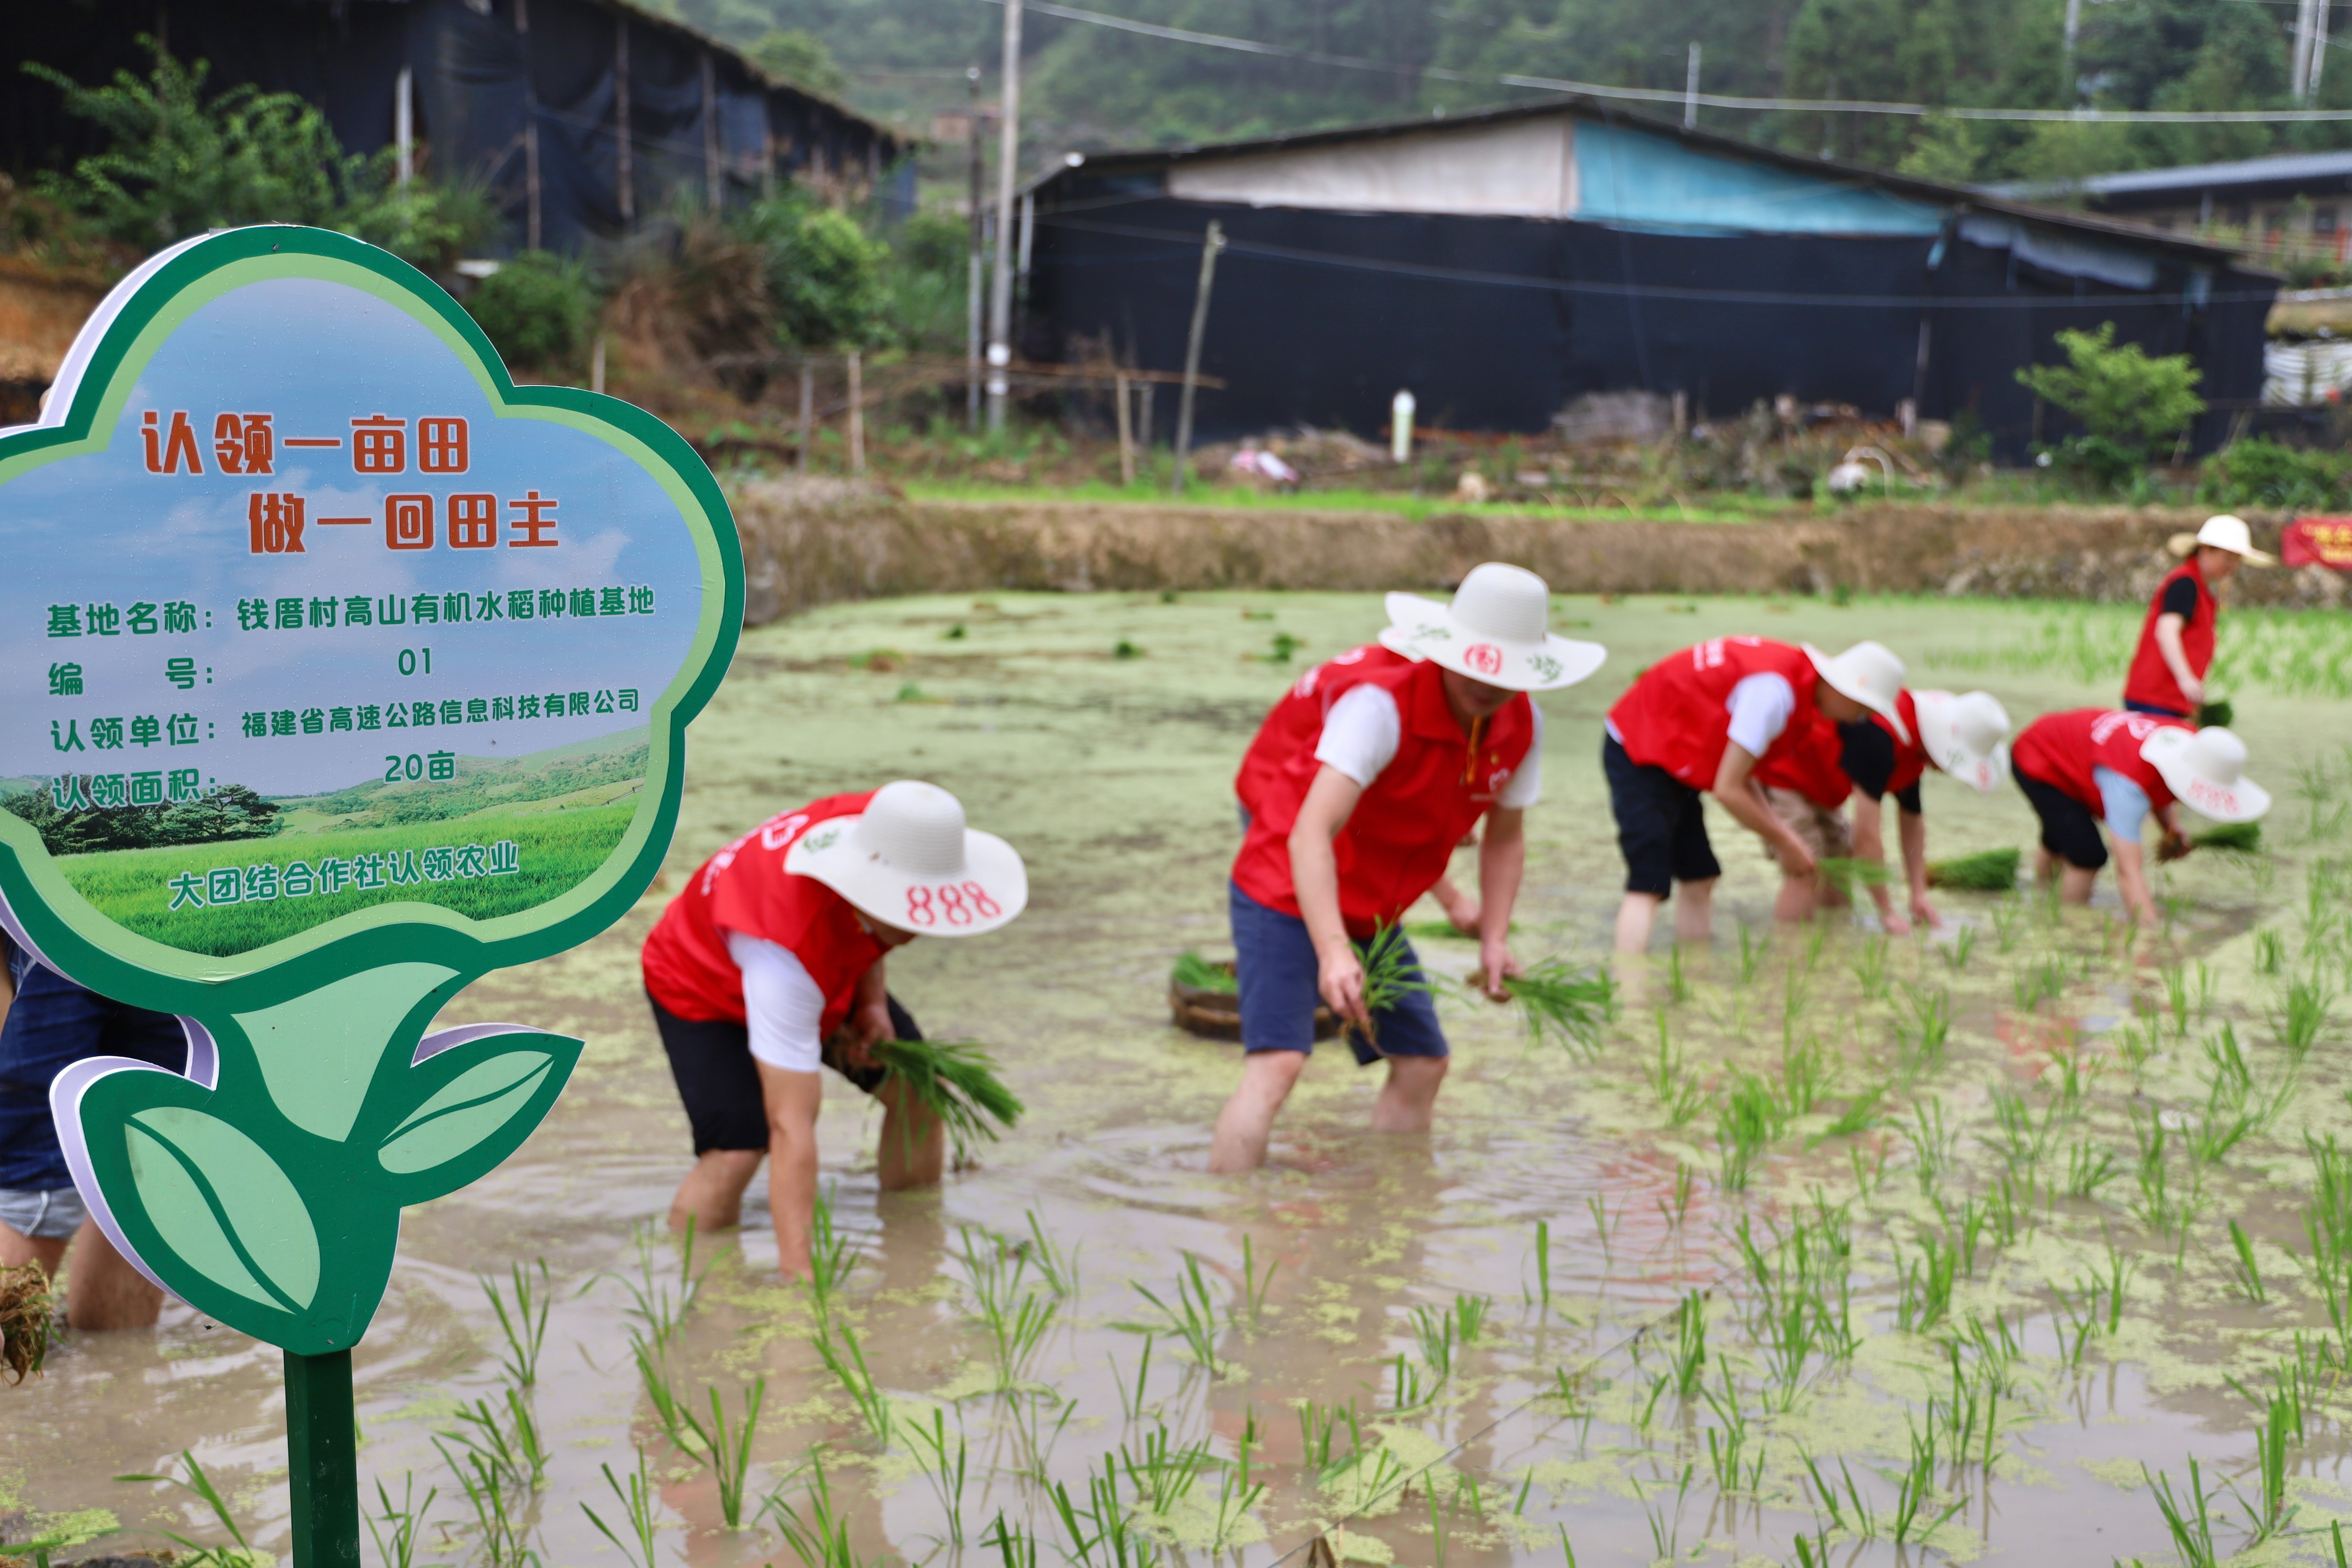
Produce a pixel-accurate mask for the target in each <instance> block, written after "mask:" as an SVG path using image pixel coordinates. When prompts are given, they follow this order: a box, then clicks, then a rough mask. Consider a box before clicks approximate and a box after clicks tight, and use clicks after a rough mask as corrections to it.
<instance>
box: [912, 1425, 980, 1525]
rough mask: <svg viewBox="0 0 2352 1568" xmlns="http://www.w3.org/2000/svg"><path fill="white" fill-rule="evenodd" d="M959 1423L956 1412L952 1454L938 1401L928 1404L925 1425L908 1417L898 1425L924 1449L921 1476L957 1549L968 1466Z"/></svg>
mask: <svg viewBox="0 0 2352 1568" xmlns="http://www.w3.org/2000/svg"><path fill="white" fill-rule="evenodd" d="M961 1423H962V1416H961V1414H959V1415H958V1416H957V1430H956V1435H955V1447H954V1451H953V1453H952V1455H950V1451H949V1447H948V1414H947V1412H946V1411H945V1410H943V1409H941V1408H940V1407H939V1406H938V1405H933V1406H932V1407H931V1424H930V1425H929V1426H924V1425H923V1424H922V1423H921V1422H919V1421H910V1422H908V1423H907V1425H906V1426H905V1427H904V1428H902V1429H903V1430H904V1431H905V1433H906V1434H907V1436H908V1440H909V1442H911V1443H912V1444H913V1446H914V1447H915V1449H916V1451H917V1453H918V1454H923V1453H925V1452H926V1451H928V1458H926V1460H925V1463H924V1466H923V1479H925V1480H926V1481H927V1482H929V1485H930V1488H931V1491H932V1493H933V1494H934V1495H935V1496H937V1497H938V1499H939V1500H940V1513H941V1515H943V1516H944V1517H945V1518H946V1520H947V1525H948V1544H949V1545H950V1547H953V1548H955V1549H956V1550H958V1551H961V1550H962V1548H963V1492H964V1480H965V1478H966V1476H967V1474H968V1473H969V1470H970V1453H969V1450H968V1449H967V1448H966V1447H965V1444H964V1436H963V1430H962V1425H961Z"/></svg>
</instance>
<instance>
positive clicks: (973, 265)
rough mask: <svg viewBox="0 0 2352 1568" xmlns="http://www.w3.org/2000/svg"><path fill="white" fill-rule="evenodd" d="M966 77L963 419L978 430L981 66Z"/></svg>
mask: <svg viewBox="0 0 2352 1568" xmlns="http://www.w3.org/2000/svg"><path fill="white" fill-rule="evenodd" d="M963 79H964V80H965V81H966V82H967V83H969V84H970V85H971V135H970V136H968V137H967V138H966V140H967V141H969V142H971V246H970V253H969V256H968V258H967V259H968V262H969V265H968V267H967V268H966V270H965V274H964V285H963V358H964V372H965V379H964V422H965V423H966V424H968V425H970V426H971V428H973V429H974V430H977V429H979V428H980V323H981V289H982V286H983V285H984V284H985V282H986V280H987V276H988V273H987V268H986V267H985V266H984V265H983V264H982V261H981V250H982V246H983V245H984V244H985V242H986V238H987V234H988V228H987V223H988V219H987V217H986V216H985V209H983V208H982V205H981V202H980V191H981V181H982V168H981V165H982V163H985V162H986V159H985V157H984V156H983V153H982V144H981V130H980V121H981V113H980V68H979V67H978V66H966V67H965V68H964V71H963Z"/></svg>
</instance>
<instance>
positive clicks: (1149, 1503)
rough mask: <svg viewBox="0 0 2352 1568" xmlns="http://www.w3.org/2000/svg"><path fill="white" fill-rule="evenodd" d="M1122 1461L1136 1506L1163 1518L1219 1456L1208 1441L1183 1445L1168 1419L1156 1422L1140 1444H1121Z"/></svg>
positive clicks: (1215, 1465) (1121, 1465) (1190, 1490)
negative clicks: (1130, 1446) (1170, 1430)
mask: <svg viewBox="0 0 2352 1568" xmlns="http://www.w3.org/2000/svg"><path fill="white" fill-rule="evenodd" d="M1118 1464H1119V1468H1121V1469H1123V1470H1125V1471H1126V1472H1127V1479H1128V1485H1129V1489H1132V1490H1133V1491H1134V1493H1135V1497H1136V1507H1137V1508H1138V1509H1139V1510H1142V1511H1144V1512H1147V1513H1153V1514H1158V1515H1159V1516H1160V1517H1161V1518H1163V1519H1164V1518H1166V1517H1167V1516H1168V1513H1169V1511H1170V1510H1172V1509H1173V1508H1175V1506H1176V1505H1177V1504H1178V1503H1179V1502H1181V1501H1182V1500H1184V1499H1185V1498H1186V1497H1187V1496H1189V1495H1190V1494H1191V1492H1192V1489H1193V1487H1194V1486H1196V1485H1198V1484H1199V1482H1200V1479H1201V1478H1202V1476H1203V1475H1205V1474H1206V1473H1208V1472H1209V1471H1210V1470H1213V1469H1215V1468H1218V1461H1217V1458H1216V1456H1215V1455H1213V1454H1212V1453H1211V1452H1210V1451H1209V1445H1208V1444H1207V1443H1206V1442H1205V1441H1196V1442H1192V1443H1187V1444H1183V1445H1181V1446H1180V1445H1179V1444H1178V1443H1177V1441H1176V1439H1175V1437H1174V1436H1173V1435H1172V1434H1171V1433H1170V1432H1169V1430H1168V1425H1167V1423H1166V1422H1155V1423H1154V1424H1153V1426H1152V1429H1151V1430H1150V1432H1148V1433H1146V1434H1145V1435H1144V1437H1143V1441H1142V1443H1141V1444H1140V1445H1139V1447H1136V1448H1129V1447H1128V1446H1127V1445H1126V1444H1124V1443H1122V1444H1120V1445H1119V1447H1118Z"/></svg>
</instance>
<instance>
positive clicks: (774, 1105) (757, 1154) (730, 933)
mask: <svg viewBox="0 0 2352 1568" xmlns="http://www.w3.org/2000/svg"><path fill="white" fill-rule="evenodd" d="M1028 901H1029V879H1028V873H1027V871H1026V869H1025V868H1024V867H1023V866H1022V864H1021V857H1020V855H1019V854H1017V853H1016V852H1015V851H1014V850H1013V847H1012V846H1011V845H1009V844H1007V843H1005V842H1004V840H1003V839H1002V838H998V837H995V836H994V835H992V834H987V833H977V832H973V831H971V830H969V829H967V828H966V827H965V826H964V819H963V807H962V806H961V805H959V804H958V803H957V801H956V798H955V796H953V795H950V794H949V793H948V792H947V791H945V790H943V789H940V788H939V787H938V786H937V785H935V784H918V783H914V782H912V781H908V780H902V781H900V782H899V783H897V784H885V785H883V786H882V787H881V788H880V789H878V790H872V791H868V792H866V793H865V794H861V795H827V796H826V797H825V798H824V799H823V800H818V801H812V802H811V803H809V804H808V805H804V806H802V807H801V808H800V809H798V810H797V811H788V812H785V813H782V815H780V816H773V817H771V818H770V819H769V820H768V821H766V822H764V823H762V824H761V825H760V826H758V827H756V828H754V829H752V830H751V832H749V833H747V834H745V835H744V836H743V837H740V838H738V839H737V840H735V842H734V843H732V844H730V845H729V846H727V847H726V848H724V849H721V850H720V851H719V853H718V854H716V855H714V856H712V857H711V858H709V860H708V861H707V862H705V863H704V864H703V866H702V867H701V868H700V869H698V870H697V871H696V872H695V873H694V874H693V875H692V876H691V877H689V878H688V879H687V883H686V887H685V889H683V890H682V891H681V892H679V894H678V895H677V898H675V899H673V900H670V905H669V908H668V909H667V910H664V911H663V913H662V918H661V920H660V921H659V923H657V924H656V926H655V927H654V930H653V934H652V935H651V936H649V937H647V938H646V945H645V952H644V955H643V962H644V968H645V981H646V996H647V997H648V998H649V999H650V1000H651V1001H652V1003H653V1009H654V1023H655V1025H656V1026H657V1027H658V1028H659V1029H660V1031H661V1037H662V1047H663V1048H664V1049H665V1050H666V1051H667V1053H668V1055H669V1064H670V1072H671V1074H672V1076H673V1077H675V1078H676V1079H677V1089H678V1094H679V1096H680V1097H681V1098H682V1099H683V1100H685V1101H686V1114H687V1121H688V1123H689V1124H690V1125H691V1127H692V1129H693V1132H694V1154H695V1165H694V1169H693V1170H692V1171H690V1172H688V1174H687V1178H686V1180H685V1181H684V1182H683V1183H681V1184H679V1186H678V1189H677V1197H676V1198H675V1199H674V1200H673V1201H672V1202H671V1204H670V1214H669V1218H670V1226H671V1228H672V1229H676V1230H682V1229H684V1228H685V1227H686V1224H687V1221H688V1219H692V1220H693V1221H694V1222H695V1226H696V1228H697V1229H698V1230H703V1231H711V1230H718V1229H722V1228H725V1227H727V1226H733V1225H735V1224H737V1223H738V1222H739V1221H740V1219H741V1217H742V1203H743V1190H744V1188H746V1187H748V1186H749V1185H751V1177H752V1175H753V1173H756V1172H757V1171H758V1170H759V1168H760V1159H761V1156H762V1155H767V1156H770V1163H769V1166H768V1206H769V1210H770V1212H771V1214H772V1216H773V1218H774V1220H775V1226H776V1266H777V1268H780V1269H781V1270H782V1273H783V1275H784V1277H785V1278H786V1279H806V1278H807V1277H808V1268H809V1230H810V1226H811V1224H812V1221H813V1218H814V1212H815V1205H816V1169H817V1163H816V1119H817V1110H818V1108H819V1106H820V1105H821V1104H822V1102H823V1100H824V1078H823V1076H822V1073H821V1072H820V1070H819V1069H820V1068H832V1069H833V1070H834V1071H835V1072H837V1073H839V1074H841V1076H842V1077H844V1078H845V1079H849V1081H850V1082H852V1083H854V1084H856V1086H857V1087H858V1088H859V1089H864V1090H865V1091H866V1093H867V1094H870V1095H872V1096H874V1097H875V1098H876V1099H877V1100H880V1101H881V1102H882V1105H883V1108H884V1110H883V1118H882V1144H881V1148H880V1150H879V1151H878V1152H877V1160H876V1163H877V1166H878V1168H879V1175H880V1183H881V1185H882V1187H883V1189H884V1190H885V1191H888V1190H892V1189H895V1188H899V1187H911V1186H923V1185H928V1184H930V1183H932V1182H936V1181H938V1180H939V1178H940V1160H941V1138H940V1127H939V1124H938V1123H937V1122H936V1121H933V1120H931V1119H930V1118H929V1117H927V1116H925V1115H924V1114H923V1113H922V1112H921V1110H919V1108H918V1107H917V1106H916V1105H915V1104H914V1103H913V1102H912V1101H911V1100H909V1099H908V1098H907V1097H906V1096H905V1095H904V1094H903V1092H902V1090H901V1088H900V1086H899V1085H898V1084H896V1083H893V1082H891V1081H890V1080H889V1079H888V1078H887V1074H886V1073H885V1071H884V1069H883V1068H881V1067H880V1065H879V1064H877V1062H876V1061H875V1059H874V1058H873V1056H872V1055H871V1054H870V1047H873V1046H875V1045H877V1044H878V1043H880V1042H882V1041H885V1040H919V1039H920V1038H922V1036H921V1034H920V1033H919V1032H918V1030H917V1029H916V1026H915V1021H914V1019H913V1018H911V1017H909V1016H908V1014H907V1010H906V1009H905V1008H904V1007H901V1006H900V1005H898V998H896V997H895V996H892V995H891V994H889V990H888V986H887V979H886V976H885V974H884V970H883V959H884V957H885V955H886V954H887V953H888V952H890V951H891V950H892V949H893V948H898V947H903V946H905V945H906V944H907V943H908V942H912V941H913V940H914V939H915V938H917V937H919V936H978V935H979V934H980V933H981V932H982V931H994V930H996V929H997V928H998V927H999V926H1002V925H1003V924H1005V923H1006V922H1007V921H1011V920H1012V919H1013V916H1015V915H1017V914H1019V913H1020V912H1021V910H1022V907H1023V906H1024V905H1025V904H1026V903H1027V902H1028Z"/></svg>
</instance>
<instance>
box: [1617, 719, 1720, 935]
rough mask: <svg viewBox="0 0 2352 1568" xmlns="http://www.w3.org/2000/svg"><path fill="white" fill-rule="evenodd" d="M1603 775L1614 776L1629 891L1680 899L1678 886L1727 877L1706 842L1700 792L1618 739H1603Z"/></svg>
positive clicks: (1618, 841) (1619, 839)
mask: <svg viewBox="0 0 2352 1568" xmlns="http://www.w3.org/2000/svg"><path fill="white" fill-rule="evenodd" d="M1601 772H1602V773H1606V774H1608V775H1609V809H1610V810H1611V811H1612V812H1613V813H1615V814H1616V817H1617V847H1618V848H1619V849H1621V850H1622V851H1623V852H1624V855H1625V890H1626V891H1627V892H1629V893H1649V894H1653V895H1654V896H1655V897H1658V898H1661V899H1670V898H1672V897H1674V891H1675V886H1674V885H1675V883H1676V882H1706V881H1711V880H1713V879H1716V878H1717V877H1720V876H1722V875H1723V866H1722V864H1721V862H1719V861H1717V859H1716V858H1715V847H1714V846H1713V845H1711V844H1709V843H1708V842H1707V841H1706V814H1705V812H1704V811H1703V810H1702V803H1701V801H1700V799H1699V792H1698V791H1697V790H1695V789H1693V788H1691V786H1690V785H1688V784H1685V783H1683V781H1682V780H1680V779H1678V778H1676V777H1675V775H1674V774H1672V773H1668V772H1666V770H1665V769H1664V768H1660V767H1652V766H1650V765H1648V764H1647V763H1637V762H1635V761H1634V760H1633V758H1631V757H1629V756H1627V755H1626V754H1625V748H1624V747H1623V746H1622V744H1620V743H1619V742H1618V740H1617V737H1616V736H1614V735H1611V734H1607V733H1603V734H1602V736H1601Z"/></svg>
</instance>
